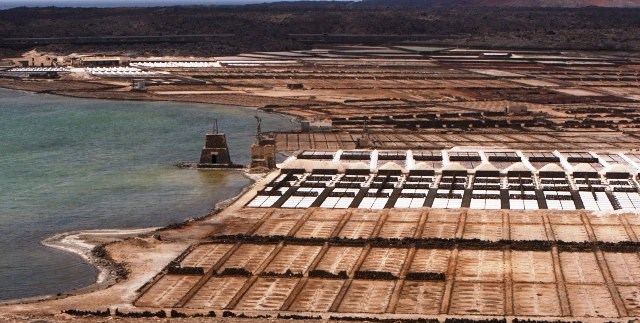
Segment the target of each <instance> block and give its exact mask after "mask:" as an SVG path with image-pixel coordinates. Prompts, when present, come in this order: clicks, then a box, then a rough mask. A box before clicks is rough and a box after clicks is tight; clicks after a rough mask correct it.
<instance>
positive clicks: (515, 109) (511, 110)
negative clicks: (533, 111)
mask: <svg viewBox="0 0 640 323" xmlns="http://www.w3.org/2000/svg"><path fill="white" fill-rule="evenodd" d="M504 113H505V114H528V113H529V111H528V109H527V106H526V105H508V106H506V107H505V108H504Z"/></svg>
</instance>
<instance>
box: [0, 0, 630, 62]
mask: <svg viewBox="0 0 640 323" xmlns="http://www.w3.org/2000/svg"><path fill="white" fill-rule="evenodd" d="M370 1H374V0H370ZM375 1H381V0H375ZM396 1H402V0H396ZM434 1H435V0H434ZM368 3H369V4H370V2H368ZM78 26H82V27H81V28H78ZM213 34H234V35H235V36H234V37H229V38H224V39H217V40H216V41H201V42H191V43H187V44H176V43H171V42H164V43H149V42H146V43H145V42H140V43H135V44H131V43H128V44H123V43H115V42H114V43H109V44H104V43H101V44H96V43H91V44H88V43H85V44H63V43H48V44H36V45H33V46H31V45H25V46H22V47H18V46H11V45H10V44H9V43H7V44H6V45H5V46H3V45H2V38H48V37H51V38H55V37H60V35H64V36H65V37H109V36H114V37H118V36H172V35H213ZM296 34H316V35H321V36H322V35H325V34H326V35H331V34H340V35H344V34H349V35H365V36H366V35H397V36H400V37H395V38H393V42H395V43H398V42H403V41H409V40H408V39H409V38H410V37H409V38H407V39H403V38H402V36H411V35H429V36H433V37H432V38H429V42H427V41H426V40H423V41H422V42H423V43H429V44H431V45H439V46H481V47H500V48H529V49H560V48H561V49H564V50H571V49H576V50H638V49H640V39H638V37H637V35H639V34H640V9H631V8H596V7H586V8H578V9H576V8H562V9H560V8H514V7H505V8H498V7H481V8H474V9H473V10H470V9H469V8H467V7H421V8H415V7H414V8H411V7H406V6H405V7H402V6H388V7H385V8H384V10H381V8H380V7H378V6H374V5H368V4H367V3H357V4H356V3H353V2H331V1H328V2H318V3H311V2H295V3H283V2H280V3H271V4H263V5H250V6H165V7H137V8H132V7H127V8H56V7H47V8H24V7H23V8H14V9H9V10H1V11H0V57H14V56H17V55H20V54H21V53H22V52H23V51H26V50H30V49H34V48H35V49H38V50H39V51H46V52H54V53H61V54H69V53H72V52H101V53H113V54H118V53H122V54H125V55H130V54H131V55H152V56H176V55H188V56H191V55H196V56H197V55H202V56H215V55H218V56H220V55H235V54H239V53H246V52H254V51H286V50H297V49H309V48H312V47H313V46H315V45H316V43H313V42H309V41H304V40H302V39H300V38H296V37H294V36H292V35H296ZM460 35H462V36H460ZM454 36H456V37H454ZM355 39H356V38H353V39H352V40H348V41H347V43H354V42H355V43H362V42H363V40H355ZM423 39H426V38H423ZM390 41H391V40H376V42H375V43H373V42H371V41H370V40H367V44H374V45H384V44H387V43H388V42H390ZM325 43H326V41H325Z"/></svg>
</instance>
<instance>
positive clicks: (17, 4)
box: [0, 0, 640, 10]
mask: <svg viewBox="0 0 640 323" xmlns="http://www.w3.org/2000/svg"><path fill="white" fill-rule="evenodd" d="M347 4H350V5H353V6H357V7H424V8H454V7H496V8H584V7H601V8H640V0H289V1H279V0H186V1H185V0H132V1H128V0H110V1H105V0H58V1H53V0H9V1H4V2H2V3H0V10H6V9H11V8H21V7H25V8H43V7H57V8H118V7H175V6H187V7H190V6H213V7H217V6H220V7H229V6H231V7H255V6H265V7H281V6H285V7H286V6H301V7H324V6H328V5H329V6H330V5H347Z"/></svg>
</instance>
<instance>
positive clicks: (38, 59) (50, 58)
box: [9, 50, 64, 67]
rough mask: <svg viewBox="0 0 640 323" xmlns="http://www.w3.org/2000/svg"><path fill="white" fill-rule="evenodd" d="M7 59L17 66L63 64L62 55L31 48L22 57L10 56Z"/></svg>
mask: <svg viewBox="0 0 640 323" xmlns="http://www.w3.org/2000/svg"><path fill="white" fill-rule="evenodd" d="M9 60H11V61H12V62H13V64H14V65H15V66H18V67H56V66H61V65H63V61H64V57H63V56H56V55H49V54H42V53H38V52H36V51H35V50H32V51H29V52H27V53H25V54H24V55H23V56H22V57H16V58H10V59H9Z"/></svg>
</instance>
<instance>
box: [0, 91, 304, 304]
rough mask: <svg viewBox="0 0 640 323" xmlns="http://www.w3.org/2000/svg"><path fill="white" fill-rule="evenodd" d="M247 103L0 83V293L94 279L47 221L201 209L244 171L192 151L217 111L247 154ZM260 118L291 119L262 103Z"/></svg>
mask: <svg viewBox="0 0 640 323" xmlns="http://www.w3.org/2000/svg"><path fill="white" fill-rule="evenodd" d="M255 114H256V111H255V110H252V109H247V108H238V107H221V106H212V105H204V104H188V103H165V102H123V101H106V100H86V99H75V98H65V97H58V96H51V95H41V94H32V93H25V92H19V91H11V90H3V89H0V300H6V299H13V298H21V297H29V296H34V295H42V294H51V293H59V292H66V291H70V290H72V289H74V288H78V287H83V286H86V285H89V284H91V283H93V282H94V281H95V279H96V274H97V272H96V270H95V269H94V268H93V267H92V266H90V265H88V264H86V263H84V262H83V261H82V259H80V258H79V257H77V256H75V255H71V254H68V253H65V252H62V251H58V250H54V249H51V248H47V247H44V246H42V245H41V244H40V241H41V240H42V239H44V238H46V237H49V236H51V235H53V234H55V233H59V232H66V231H73V230H82V229H102V228H138V227H149V226H164V225H167V224H170V223H174V222H179V221H183V220H185V219H188V218H192V217H197V216H201V215H204V214H207V213H208V211H209V210H210V209H211V207H212V206H213V205H214V204H215V203H217V202H219V201H222V200H225V199H227V198H230V197H232V196H234V195H236V194H237V193H238V192H239V191H240V190H241V189H242V187H244V186H246V185H248V184H249V183H250V181H249V180H248V179H246V178H245V177H244V176H242V174H241V173H240V172H234V171H227V172H219V171H196V170H184V169H178V168H176V167H174V166H173V165H174V164H176V163H178V162H182V161H191V162H196V161H197V160H198V158H199V156H200V149H201V148H202V145H203V143H204V134H205V132H206V131H207V130H208V129H210V128H211V123H212V120H213V119H214V118H217V119H218V123H219V125H220V129H221V131H224V132H226V134H227V141H228V143H229V147H230V149H231V157H232V159H233V161H234V162H236V163H242V164H246V163H247V162H248V158H249V145H250V144H251V142H252V141H253V138H254V137H253V134H254V131H255V119H254V118H253V116H254V115H255ZM261 117H262V118H263V129H265V128H266V129H265V130H274V129H289V128H293V127H295V124H294V123H293V122H291V121H290V119H289V118H286V117H283V116H279V115H266V114H261Z"/></svg>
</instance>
